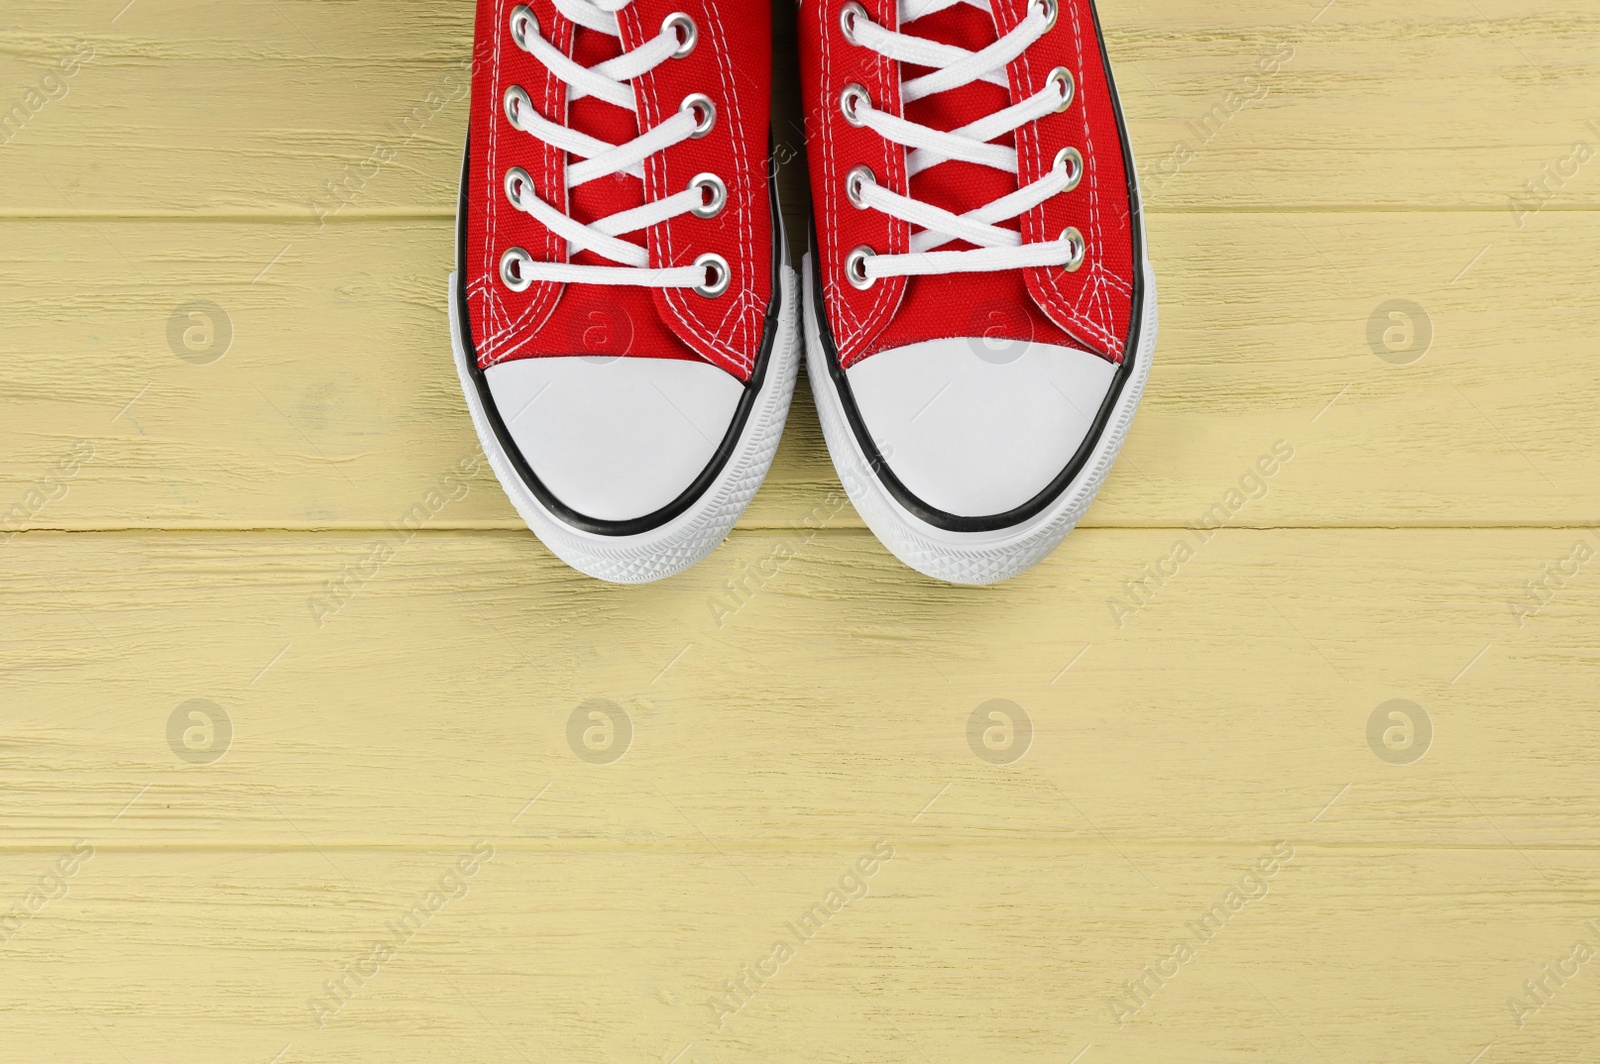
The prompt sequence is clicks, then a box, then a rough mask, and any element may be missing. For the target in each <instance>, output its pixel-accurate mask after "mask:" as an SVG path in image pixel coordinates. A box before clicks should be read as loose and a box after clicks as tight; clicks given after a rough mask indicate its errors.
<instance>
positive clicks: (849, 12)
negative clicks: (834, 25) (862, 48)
mask: <svg viewBox="0 0 1600 1064" xmlns="http://www.w3.org/2000/svg"><path fill="white" fill-rule="evenodd" d="M858 19H860V20H863V21H865V20H867V9H866V8H864V7H862V6H861V5H860V4H858V3H856V0H847V2H846V4H845V5H844V6H843V7H841V8H840V9H839V30H840V31H841V32H842V33H843V34H844V39H845V40H847V41H849V42H850V43H851V44H860V43H861V42H860V41H858V40H856V21H857V20H858Z"/></svg>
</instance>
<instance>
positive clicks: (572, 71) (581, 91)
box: [500, 0, 730, 296]
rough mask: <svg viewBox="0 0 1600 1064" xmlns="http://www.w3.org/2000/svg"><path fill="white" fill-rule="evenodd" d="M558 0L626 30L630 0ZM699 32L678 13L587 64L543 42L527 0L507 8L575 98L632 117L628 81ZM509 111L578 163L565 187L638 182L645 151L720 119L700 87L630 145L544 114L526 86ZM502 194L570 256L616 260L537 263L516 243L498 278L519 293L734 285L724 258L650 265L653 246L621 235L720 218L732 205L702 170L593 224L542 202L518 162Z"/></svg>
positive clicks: (594, 26) (716, 291)
mask: <svg viewBox="0 0 1600 1064" xmlns="http://www.w3.org/2000/svg"><path fill="white" fill-rule="evenodd" d="M554 3H555V6H556V9H557V10H558V11H560V12H561V14H562V15H564V16H565V17H567V18H568V19H571V20H572V22H573V23H574V24H576V25H578V26H582V27H585V28H586V29H590V30H594V31H595V32H598V33H604V34H607V35H609V36H612V37H619V38H620V37H621V35H622V31H621V28H620V27H619V25H618V23H617V12H619V11H621V10H623V9H624V8H626V7H627V6H628V5H629V4H630V3H632V0H554ZM698 36H699V34H698V30H697V28H696V27H695V24H694V20H693V19H691V18H689V16H687V15H684V14H681V13H679V14H673V15H671V16H669V17H668V18H667V19H666V20H665V21H663V23H662V25H661V32H660V33H659V34H658V35H656V36H655V37H652V38H651V39H650V40H648V41H646V42H645V43H644V44H642V45H640V46H639V47H638V48H635V49H633V50H632V51H625V52H623V53H622V54H621V55H619V56H617V57H616V58H615V59H608V60H606V61H605V62H603V63H599V64H597V65H595V66H593V67H585V66H583V65H582V64H580V63H578V62H576V61H574V60H573V59H571V58H570V57H569V56H567V55H566V54H565V53H564V52H562V51H561V50H560V49H559V48H557V47H555V46H554V45H553V44H551V43H550V42H549V41H547V40H545V39H544V37H543V36H542V35H541V33H540V28H539V20H538V18H537V17H536V16H535V15H534V13H533V11H532V10H531V9H530V8H529V7H528V6H527V5H525V4H519V5H518V6H517V7H516V8H515V9H514V10H513V11H512V12H511V38H512V40H513V41H515V42H516V44H517V47H519V48H521V49H522V50H523V51H525V52H527V53H528V54H529V55H532V56H533V57H534V58H535V59H537V60H539V62H540V63H542V64H544V66H545V68H546V69H547V70H549V71H550V73H551V74H552V75H554V76H555V77H556V79H557V80H559V81H560V82H562V83H563V84H564V85H566V86H567V101H568V103H569V104H570V103H571V102H572V101H574V100H579V99H582V98H584V97H586V96H593V97H595V98H596V99H600V100H604V101H605V102H607V103H610V104H613V105H615V106H617V107H621V108H623V109H625V110H628V111H632V112H634V113H635V114H636V115H637V113H638V102H637V100H636V98H635V96H634V90H633V86H632V85H631V84H630V82H632V81H633V80H634V79H635V78H639V77H642V76H643V75H645V74H648V73H649V72H650V71H652V70H654V69H655V68H656V67H658V66H660V65H661V64H663V63H666V62H670V61H672V60H674V59H682V58H684V57H685V56H687V55H688V54H689V53H690V52H692V51H694V48H695V43H696V41H697V39H698ZM505 114H506V119H507V120H508V121H509V122H510V123H511V125H512V127H513V128H515V129H517V130H519V131H521V132H523V133H527V134H528V135H530V136H532V137H535V138H537V139H538V140H541V141H543V142H545V143H546V144H549V145H551V146H552V147H555V148H558V149H560V150H561V151H563V152H566V153H567V154H568V155H569V156H571V157H573V158H575V159H577V160H580V161H576V162H571V163H569V164H568V165H567V168H566V189H567V191H568V192H570V191H571V190H572V189H574V188H577V187H578V186H580V185H583V184H586V183H588V182H590V181H595V180H598V179H600V178H603V177H611V176H613V175H615V174H624V173H625V174H630V175H632V176H633V177H637V178H640V179H641V180H642V179H643V178H644V161H645V160H646V159H647V158H649V157H650V156H652V155H654V154H656V153H657V152H660V151H665V150H666V149H667V148H671V147H673V146H674V145H677V144H682V143H683V142H684V141H686V140H691V139H697V138H699V137H703V136H705V135H706V134H707V133H709V132H711V129H712V127H713V126H715V124H716V121H717V108H716V105H715V104H714V103H713V102H712V101H711V99H710V98H709V97H706V96H704V95H700V94H698V93H697V94H695V95H692V96H689V97H688V98H687V99H685V100H684V101H683V103H682V104H681V105H680V106H679V109H678V113H677V114H675V115H673V116H672V117H671V118H669V119H667V120H666V121H665V122H662V123H661V124H660V125H658V126H656V127H655V128H654V129H652V130H650V131H649V132H647V133H644V134H642V135H640V136H638V137H636V138H634V139H633V140H630V141H628V142H627V143H626V144H609V143H607V142H606V141H603V140H600V139H599V138H597V137H592V136H590V135H588V134H587V133H584V132H582V131H581V130H577V129H573V128H570V127H568V126H564V125H561V124H559V123H557V122H552V121H550V120H549V119H548V118H545V117H544V116H543V115H542V114H540V113H539V112H538V111H537V110H536V109H535V108H534V106H533V101H532V99H531V98H530V97H529V96H528V93H527V91H526V90H525V89H523V88H522V87H521V86H520V85H513V86H512V87H511V88H510V89H508V90H506V95H505ZM505 193H506V198H507V199H508V200H510V201H511V205H512V206H513V207H515V208H517V209H518V210H520V211H525V212H527V213H528V214H530V215H532V216H533V217H534V218H535V219H537V220H538V221H539V222H540V224H542V225H544V226H545V227H546V228H547V229H549V230H550V231H551V232H552V233H555V234H556V235H558V236H560V237H562V238H564V239H565V240H566V241H567V251H568V256H569V257H570V256H571V255H573V254H575V253H577V252H579V251H588V252H593V253H594V254H597V255H599V256H601V257H603V258H606V259H609V260H610V261H612V262H615V263H619V264H620V265H617V266H583V265H576V264H573V263H570V262H539V261H536V260H535V259H534V258H533V257H532V256H531V255H529V254H528V252H527V251H525V250H523V249H522V248H511V249H510V250H508V251H507V252H506V253H505V255H504V256H502V257H501V260H500V277H501V280H502V281H504V282H505V284H506V286H507V287H509V288H511V289H512V290H513V291H518V292H520V291H524V290H526V289H527V288H528V286H529V285H531V284H533V283H534V282H536V281H546V282H556V283H558V284H599V285H636V286H643V287H650V288H693V289H694V290H696V291H697V292H699V293H700V294H701V295H704V296H719V295H721V294H722V293H723V292H725V291H726V290H727V288H728V282H729V279H730V271H729V268H728V263H727V261H726V260H725V259H723V258H722V257H721V256H720V255H702V256H701V257H700V258H699V259H697V260H696V261H695V263H694V265H692V266H678V267H669V268H666V269H651V268H650V252H649V250H648V249H647V248H645V247H642V246H641V245H639V244H635V243H633V242H631V241H628V240H623V239H622V237H623V236H624V235H625V234H628V233H636V232H639V231H640V230H647V229H649V228H650V227H651V226H654V225H659V224H660V223H662V222H665V221H668V220H670V219H673V218H677V217H679V216H681V215H684V214H694V215H697V216H698V217H701V218H714V217H716V215H717V214H719V213H720V212H721V211H722V208H723V207H724V206H725V205H726V204H727V201H728V189H727V186H726V184H724V183H723V181H722V179H721V178H719V177H717V176H716V175H715V174H697V175H696V176H695V177H694V178H693V179H692V180H691V181H690V182H689V186H688V188H686V189H685V190H684V191H682V192H679V193H676V194H675V195H671V196H667V197H665V198H664V199H659V200H656V201H654V202H652V203H646V204H644V205H643V206H640V207H634V208H632V209H630V210H625V211H621V212H619V213H617V214H613V215H610V216H609V217H606V218H601V219H599V220H598V221H595V222H593V223H591V224H587V225H586V224H584V223H582V222H580V221H578V220H577V219H575V218H573V217H571V216H570V215H568V214H567V213H566V212H565V211H564V210H561V209H558V208H556V207H554V206H552V205H550V204H549V203H546V202H545V201H544V200H543V199H541V198H540V197H539V195H538V194H537V192H536V191H535V190H534V184H533V179H532V178H531V177H530V176H529V174H528V171H527V170H525V169H523V168H522V167H520V166H514V167H512V168H511V169H509V170H508V171H507V172H506V178H505Z"/></svg>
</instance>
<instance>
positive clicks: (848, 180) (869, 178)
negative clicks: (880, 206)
mask: <svg viewBox="0 0 1600 1064" xmlns="http://www.w3.org/2000/svg"><path fill="white" fill-rule="evenodd" d="M877 183H878V175H876V174H874V173H873V172H872V168H871V167H870V166H856V167H852V168H851V170H850V172H849V173H848V174H845V175H844V194H845V196H846V198H848V199H849V200H850V204H851V206H853V207H856V208H857V209H859V210H866V209H867V203H866V200H864V199H862V198H861V194H862V192H863V191H865V186H867V185H876V184H877Z"/></svg>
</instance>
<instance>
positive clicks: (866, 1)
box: [800, 0, 1138, 368]
mask: <svg viewBox="0 0 1600 1064" xmlns="http://www.w3.org/2000/svg"><path fill="white" fill-rule="evenodd" d="M860 2H861V4H862V6H863V7H864V8H865V9H866V11H867V15H868V17H869V18H870V19H871V20H872V21H874V22H876V23H877V24H878V25H880V26H883V27H885V28H886V29H890V30H899V31H901V32H905V33H909V34H913V35H915V36H918V37H924V38H927V39H929V40H934V41H939V42H941V43H945V44H953V45H959V46H960V47H963V48H966V49H968V50H971V51H977V50H979V49H981V48H984V47H986V46H987V45H989V44H992V43H993V42H994V41H995V40H996V39H997V38H998V36H999V35H1001V34H1004V33H1008V32H1010V31H1011V30H1012V29H1014V28H1015V27H1016V26H1017V24H1018V23H1020V22H1021V21H1022V20H1023V19H1024V18H1025V17H1026V16H1027V13H1028V7H1029V0H991V8H992V12H993V13H992V14H986V13H984V12H982V11H979V10H977V9H976V8H974V7H971V6H968V5H966V4H957V5H955V6H953V7H949V8H946V9H945V10H943V11H940V12H937V13H935V14H932V15H928V16H926V17H924V18H920V19H918V20H916V21H915V22H912V23H909V24H906V25H901V24H900V22H899V13H898V5H897V3H896V0H860ZM1059 4H1060V13H1059V15H1058V17H1057V19H1056V23H1055V26H1054V27H1053V28H1052V29H1051V30H1050V31H1049V32H1048V33H1047V34H1045V36H1044V37H1043V38H1041V39H1040V40H1039V41H1037V42H1036V43H1035V44H1033V45H1032V46H1031V47H1029V48H1028V49H1027V50H1026V51H1024V52H1023V53H1022V55H1020V56H1019V57H1018V58H1017V59H1016V60H1014V61H1013V62H1012V63H1011V64H1010V65H1009V67H1008V68H1007V76H1008V80H1009V81H1010V88H1009V91H1007V90H1005V89H1002V88H1001V87H999V86H998V85H992V84H988V83H985V82H981V81H980V82H976V83H974V84H971V85H967V86H965V87H964V88H961V89H957V90H954V91H951V92H944V93H938V94H936V95H933V96H928V97H925V98H923V99H921V100H917V101H914V102H913V103H912V104H911V105H910V106H909V107H907V106H904V105H903V104H902V101H901V97H900V85H901V81H902V79H909V78H914V77H916V76H918V75H921V74H924V73H927V71H926V69H925V68H922V67H915V66H911V65H909V64H903V63H899V62H895V61H891V60H887V59H884V58H883V57H881V56H880V55H879V54H878V53H877V52H875V51H872V50H870V49H868V48H864V47H858V46H856V45H853V44H851V43H850V42H849V41H848V40H846V38H845V36H844V30H843V28H842V27H841V25H840V9H841V7H842V5H843V0H802V2H801V4H800V49H801V77H802V82H803V85H802V89H803V93H804V99H805V103H806V124H807V134H808V150H809V154H810V165H811V184H812V200H813V203H814V205H815V221H816V233H817V245H818V247H817V251H818V254H819V256H820V266H821V278H822V287H823V296H824V301H825V309H826V312H827V317H828V324H829V327H830V329H831V330H832V334H833V340H834V343H835V346H836V347H837V348H838V351H839V360H840V365H841V366H842V367H843V368H849V367H850V366H851V365H853V364H855V363H856V362H859V361H860V360H862V359H864V358H867V357H869V356H871V355H873V354H876V353H878V352H880V351H886V350H890V349H893V348H898V347H903V346H905V345H908V344H913V343H918V342H920V341H924V340H933V339H944V338H948V337H953V336H982V337H988V338H989V339H991V340H1021V341H1030V340H1037V341H1039V342H1041V343H1048V344H1056V345H1061V346H1068V347H1078V348H1085V349H1087V350H1089V351H1092V352H1094V353H1096V354H1098V355H1100V356H1102V357H1104V358H1106V359H1108V360H1109V361H1111V362H1121V360H1122V357H1123V353H1124V348H1125V347H1126V345H1127V341H1128V335H1129V329H1130V326H1131V321H1132V315H1133V278H1134V272H1135V270H1136V269H1138V264H1137V263H1136V262H1135V261H1134V232H1133V227H1134V225H1136V224H1137V223H1136V221H1135V218H1134V215H1133V211H1132V203H1131V198H1130V194H1129V187H1128V173H1127V167H1126V164H1125V162H1124V155H1123V137H1122V130H1121V125H1120V123H1119V121H1118V118H1117V111H1116V105H1115V101H1114V99H1113V97H1112V89H1111V80H1110V74H1109V72H1108V71H1107V69H1106V66H1105V61H1104V58H1103V53H1102V51H1101V47H1100V39H1099V31H1098V27H1097V25H1096V21H1095V17H1094V8H1093V3H1092V0H1059ZM1061 66H1064V67H1066V68H1067V69H1068V70H1069V71H1070V72H1071V73H1072V75H1073V77H1074V79H1075V80H1076V95H1075V98H1074V99H1073V101H1072V103H1071V105H1070V106H1069V107H1068V108H1067V110H1066V111H1064V112H1061V113H1052V114H1049V115H1046V116H1045V117H1044V118H1041V119H1039V120H1038V121H1036V122H1032V123H1029V124H1028V125H1025V126H1023V127H1022V128H1021V129H1020V130H1018V131H1017V133H1016V136H1015V139H1014V141H1013V138H1011V137H1009V136H1008V137H1006V138H1003V139H1001V140H997V141H995V143H997V144H999V143H1003V144H1008V145H1010V144H1012V143H1015V144H1016V145H1017V146H1018V147H1019V169H1020V171H1021V172H1020V173H1019V174H1018V175H1016V176H1013V175H1011V174H1008V173H1004V172H1002V171H999V170H995V169H992V168H990V167H985V166H980V165H977V164H974V163H967V162H962V161H959V160H952V161H949V162H945V163H942V164H940V165H938V166H935V167H932V168H931V169H927V170H924V171H922V172H921V173H920V174H918V175H916V176H915V177H913V178H911V179H910V180H909V182H908V180H907V176H906V175H907V166H906V150H905V149H904V148H902V147H900V146H899V145H895V144H891V143H889V142H888V141H886V140H884V139H883V138H882V137H880V136H879V135H878V134H877V133H875V132H873V131H872V130H871V129H868V128H865V127H856V126H852V125H851V124H850V123H849V122H847V121H846V120H845V118H844V116H843V115H842V113H841V112H840V109H839V97H840V94H841V93H842V92H843V91H844V89H845V87H846V86H847V85H849V84H851V83H857V84H860V85H862V86H863V87H865V88H866V89H867V91H868V93H869V94H870V95H871V97H872V100H873V102H874V106H875V107H877V108H878V109H880V110H883V111H887V112H889V113H891V114H895V115H900V116H903V117H905V118H907V119H909V120H910V121H913V122H917V123H919V124H921V125H925V126H929V127H931V128H935V129H940V130H952V129H956V128H958V127H960V126H963V125H966V124H968V123H970V122H973V121H976V120H977V119H979V118H982V117H984V116H986V115H989V114H992V113H993V112H995V111H998V110H1000V109H1002V108H1004V107H1007V106H1009V105H1011V104H1014V103H1017V102H1020V101H1022V100H1024V99H1026V98H1027V97H1029V96H1032V95H1033V94H1035V93H1037V92H1039V91H1040V89H1041V88H1042V86H1044V84H1045V82H1046V81H1047V79H1048V78H1049V76H1050V72H1051V71H1052V70H1053V69H1054V68H1056V67H1061ZM1069 146H1070V147H1074V148H1076V149H1077V150H1078V151H1079V152H1081V153H1082V155H1083V159H1084V175H1083V180H1082V182H1081V183H1080V184H1079V185H1078V187H1077V188H1076V189H1074V190H1073V191H1071V192H1066V193H1062V194H1060V195H1057V196H1053V197H1051V198H1050V199H1049V200H1047V201H1046V202H1045V203H1043V204H1041V205H1040V206H1038V207H1036V208H1034V209H1033V210H1031V211H1029V212H1027V213H1026V214H1024V215H1022V216H1021V218H1020V219H1017V220H1013V221H1010V222H1002V223H998V224H1000V225H1002V226H1005V227H1007V228H1011V229H1018V228H1019V222H1020V230H1021V232H1022V235H1023V239H1024V241H1026V242H1028V243H1035V242H1044V241H1050V240H1055V239H1057V238H1059V237H1060V235H1061V234H1062V233H1063V232H1064V231H1065V230H1066V229H1067V228H1068V227H1070V226H1076V227H1077V228H1078V229H1079V230H1081V232H1082V233H1083V236H1084V238H1085V243H1086V245H1087V254H1086V258H1085V261H1084V263H1083V265H1082V266H1081V267H1080V268H1079V269H1078V270H1077V271H1076V272H1068V271H1066V270H1065V269H1062V268H1059V267H1041V268H1033V269H1025V270H1021V269H1019V270H1009V271H1000V272H993V273H960V274H946V275H940V276H917V277H909V278H902V277H885V278H882V279H879V280H877V281H876V282H875V283H873V284H872V285H871V286H870V287H868V288H867V289H865V290H861V289H857V288H855V287H854V286H852V285H851V284H850V283H848V281H847V280H846V278H845V274H844V262H845V256H846V254H847V253H848V252H849V251H850V250H851V249H852V248H856V247H859V246H862V245H866V246H868V247H870V248H872V249H873V250H874V251H876V252H877V253H879V254H885V253H889V254H904V253H906V252H907V251H909V250H910V247H909V243H910V237H911V233H912V229H911V226H910V225H909V224H908V223H906V222H903V221H899V220H897V219H895V218H892V217H890V216H889V215H887V214H884V213H882V212H879V211H876V210H861V209H857V208H856V207H855V206H853V205H852V204H851V203H850V201H849V199H848V198H847V195H846V191H845V177H846V175H847V174H848V173H849V172H850V170H851V169H852V168H853V167H855V166H858V165H862V164H865V165H867V166H869V167H871V169H872V171H873V173H874V175H875V177H876V180H877V182H878V184H880V185H882V186H884V187H885V188H887V189H889V190H890V191H892V192H896V193H900V194H902V195H910V196H912V197H914V198H916V199H919V200H922V201H925V202H928V203H932V204H935V205H937V206H939V207H943V208H945V209H947V210H950V211H953V212H955V213H957V214H960V213H964V212H967V211H970V210H974V209H976V208H978V207H981V206H983V205H984V204H986V203H988V202H990V201H992V200H995V199H997V198H999V197H1000V196H1003V195H1005V194H1007V193H1010V192H1014V191H1016V190H1017V188H1018V187H1019V186H1020V185H1026V184H1028V183H1030V182H1032V181H1035V180H1037V179H1039V178H1040V177H1041V176H1043V175H1044V174H1045V173H1046V172H1048V171H1049V170H1050V168H1051V166H1052V165H1053V163H1054V160H1055V157H1056V154H1057V152H1058V151H1060V150H1061V149H1062V148H1064V147H1069ZM908 185H909V187H908ZM970 247H972V245H971V244H968V243H966V242H963V241H956V242H953V243H951V244H949V245H947V249H948V250H960V249H966V248H970Z"/></svg>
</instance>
